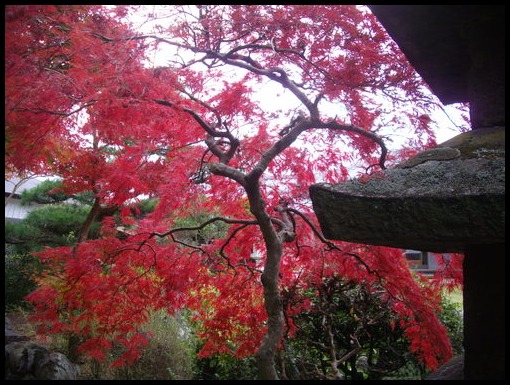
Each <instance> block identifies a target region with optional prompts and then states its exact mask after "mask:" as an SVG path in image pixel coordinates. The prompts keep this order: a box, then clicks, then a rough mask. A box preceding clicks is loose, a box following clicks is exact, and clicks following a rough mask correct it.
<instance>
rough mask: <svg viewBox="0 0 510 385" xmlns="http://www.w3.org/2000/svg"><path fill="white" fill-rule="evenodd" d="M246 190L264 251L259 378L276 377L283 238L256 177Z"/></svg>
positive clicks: (280, 320)
mask: <svg viewBox="0 0 510 385" xmlns="http://www.w3.org/2000/svg"><path fill="white" fill-rule="evenodd" d="M246 191H247V193H248V199H249V201H250V210H251V212H252V214H253V215H254V216H255V217H256V218H257V220H258V222H259V227H260V230H261V231H262V235H263V237H264V243H265V246H266V255H267V257H266V263H265V265H264V272H263V273H262V277H261V280H262V285H263V286H264V304H265V307H266V312H267V317H268V320H267V332H266V335H265V336H264V338H263V339H262V342H261V344H260V347H259V350H258V351H257V354H256V357H257V366H258V372H259V379H261V380H278V379H279V378H278V374H277V373H276V368H275V355H276V350H277V348H278V344H279V343H280V339H281V336H282V330H283V312H282V303H281V298H280V292H279V288H278V278H279V272H280V262H281V258H282V254H283V241H282V240H281V239H280V237H279V236H278V234H277V232H276V231H275V229H274V227H273V225H272V223H271V218H270V216H269V215H268V213H267V212H266V210H265V204H264V200H263V199H262V195H261V193H260V189H259V186H258V182H257V181H256V182H255V183H254V185H252V186H247V188H246Z"/></svg>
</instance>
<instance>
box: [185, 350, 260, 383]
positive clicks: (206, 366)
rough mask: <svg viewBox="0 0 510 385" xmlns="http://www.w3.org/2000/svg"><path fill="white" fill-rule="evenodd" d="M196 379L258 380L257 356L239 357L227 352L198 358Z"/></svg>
mask: <svg viewBox="0 0 510 385" xmlns="http://www.w3.org/2000/svg"><path fill="white" fill-rule="evenodd" d="M197 366H198V372H197V375H196V377H195V378H194V379H195V380H256V379H257V364H256V361H255V357H246V358H242V359H237V358H235V357H232V356H230V355H227V354H216V355H213V356H210V357H206V358H198V361H197Z"/></svg>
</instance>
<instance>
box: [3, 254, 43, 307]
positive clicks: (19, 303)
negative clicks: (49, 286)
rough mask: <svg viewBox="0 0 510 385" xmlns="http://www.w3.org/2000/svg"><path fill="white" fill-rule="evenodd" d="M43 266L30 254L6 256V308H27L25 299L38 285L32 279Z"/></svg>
mask: <svg viewBox="0 0 510 385" xmlns="http://www.w3.org/2000/svg"><path fill="white" fill-rule="evenodd" d="M40 269H41V265H40V263H39V262H38V260H37V258H35V257H33V256H31V255H30V254H9V253H6V254H5V270H4V273H5V275H4V284H5V290H4V293H5V308H6V309H11V308H15V307H21V308H26V307H27V305H28V304H27V303H26V302H25V301H24V298H25V296H26V295H27V294H29V293H30V292H31V291H32V290H34V289H35V287H36V284H35V282H34V280H33V279H32V275H33V273H34V272H36V271H39V270H40Z"/></svg>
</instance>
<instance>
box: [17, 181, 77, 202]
mask: <svg viewBox="0 0 510 385" xmlns="http://www.w3.org/2000/svg"><path fill="white" fill-rule="evenodd" d="M61 188H62V182H61V181H59V180H45V181H43V182H41V183H40V184H39V185H37V186H36V187H34V188H31V189H29V190H25V191H22V192H21V203H22V204H29V203H32V202H35V203H40V204H48V203H58V202H63V201H65V200H66V199H69V198H70V197H69V196H68V195H66V194H65V193H64V192H62V190H61Z"/></svg>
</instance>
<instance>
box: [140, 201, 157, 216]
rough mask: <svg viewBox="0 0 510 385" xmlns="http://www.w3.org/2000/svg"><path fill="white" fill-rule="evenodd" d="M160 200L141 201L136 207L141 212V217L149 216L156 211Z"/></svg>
mask: <svg viewBox="0 0 510 385" xmlns="http://www.w3.org/2000/svg"><path fill="white" fill-rule="evenodd" d="M158 202H159V200H158V199H156V198H154V199H144V200H142V201H140V202H139V203H138V204H137V205H136V206H137V207H138V209H139V210H140V215H145V214H149V213H151V212H153V211H154V208H155V207H156V205H157V204H158Z"/></svg>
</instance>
